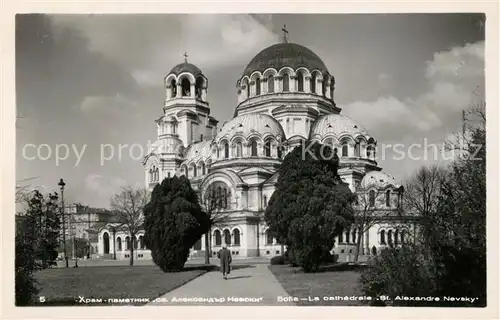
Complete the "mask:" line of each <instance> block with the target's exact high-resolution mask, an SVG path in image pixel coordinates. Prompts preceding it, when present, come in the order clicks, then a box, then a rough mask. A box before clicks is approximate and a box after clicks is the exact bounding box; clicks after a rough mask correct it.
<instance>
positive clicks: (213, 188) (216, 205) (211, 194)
mask: <svg viewBox="0 0 500 320" xmlns="http://www.w3.org/2000/svg"><path fill="white" fill-rule="evenodd" d="M199 197H200V205H201V207H202V209H203V211H204V212H205V214H206V215H207V217H208V228H207V232H205V263H206V264H209V263H210V257H211V254H212V253H211V249H212V246H211V241H210V240H211V234H212V227H213V226H215V225H218V226H220V225H223V224H224V223H226V222H227V220H228V218H229V216H230V214H231V205H232V204H233V203H234V204H235V202H232V199H233V196H232V195H231V192H230V191H229V190H228V189H226V188H224V187H223V186H221V185H220V184H218V183H216V182H214V183H210V184H209V185H208V187H207V188H206V189H205V190H203V191H202V192H200V196H199Z"/></svg>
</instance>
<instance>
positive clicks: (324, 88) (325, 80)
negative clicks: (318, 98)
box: [321, 77, 328, 98]
mask: <svg viewBox="0 0 500 320" xmlns="http://www.w3.org/2000/svg"><path fill="white" fill-rule="evenodd" d="M327 80H328V78H327V77H323V82H322V85H321V87H322V88H323V96H324V97H326V98H328V97H327V96H326V83H327Z"/></svg>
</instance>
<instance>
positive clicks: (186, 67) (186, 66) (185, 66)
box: [170, 62, 202, 76]
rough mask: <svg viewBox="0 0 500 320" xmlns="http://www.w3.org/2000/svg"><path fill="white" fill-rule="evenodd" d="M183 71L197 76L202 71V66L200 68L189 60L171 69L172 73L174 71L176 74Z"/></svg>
mask: <svg viewBox="0 0 500 320" xmlns="http://www.w3.org/2000/svg"><path fill="white" fill-rule="evenodd" d="M183 72H189V73H191V74H193V75H195V76H196V75H198V74H201V73H202V72H201V70H200V68H198V67H197V66H195V65H194V64H192V63H189V62H183V63H179V64H178V65H176V66H175V67H173V68H172V70H171V71H170V74H172V73H173V74H175V75H179V74H181V73H183Z"/></svg>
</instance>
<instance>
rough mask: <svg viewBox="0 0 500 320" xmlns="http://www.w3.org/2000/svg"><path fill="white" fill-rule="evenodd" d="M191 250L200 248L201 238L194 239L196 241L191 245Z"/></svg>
mask: <svg viewBox="0 0 500 320" xmlns="http://www.w3.org/2000/svg"><path fill="white" fill-rule="evenodd" d="M193 250H196V251H199V250H201V238H200V239H198V241H196V243H195V244H194V246H193Z"/></svg>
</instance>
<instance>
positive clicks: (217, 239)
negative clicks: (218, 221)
mask: <svg viewBox="0 0 500 320" xmlns="http://www.w3.org/2000/svg"><path fill="white" fill-rule="evenodd" d="M214 237H215V245H216V246H220V245H221V244H222V236H221V234H220V231H219V230H215V231H214Z"/></svg>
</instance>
